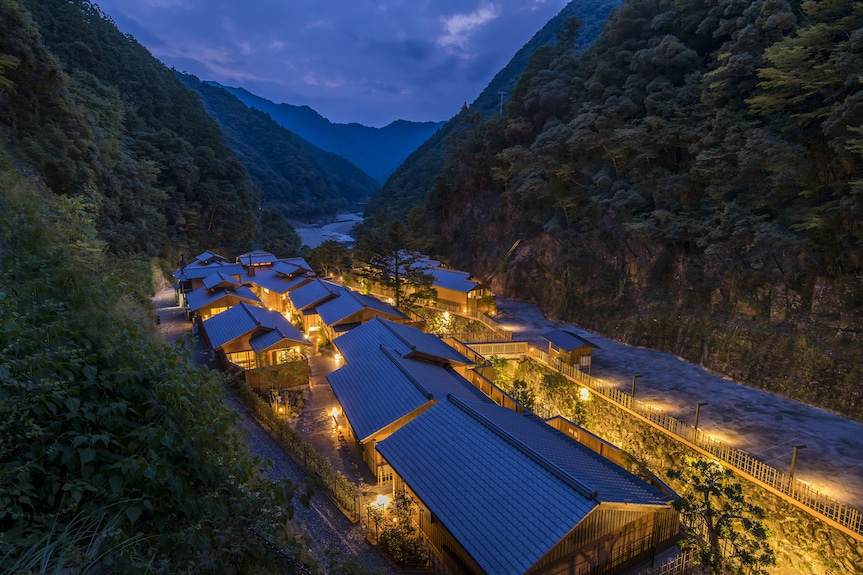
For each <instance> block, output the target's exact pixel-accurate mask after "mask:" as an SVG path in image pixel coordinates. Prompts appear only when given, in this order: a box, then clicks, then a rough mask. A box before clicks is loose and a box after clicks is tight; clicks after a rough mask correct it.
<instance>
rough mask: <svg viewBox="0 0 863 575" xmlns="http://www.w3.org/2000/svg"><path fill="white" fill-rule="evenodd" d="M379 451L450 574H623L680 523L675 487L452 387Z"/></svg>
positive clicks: (669, 539)
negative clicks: (663, 487)
mask: <svg viewBox="0 0 863 575" xmlns="http://www.w3.org/2000/svg"><path fill="white" fill-rule="evenodd" d="M377 450H378V452H379V454H380V455H381V456H382V457H383V459H384V460H385V461H386V462H387V463H388V464H389V465H390V466H391V467H392V469H393V472H394V482H393V490H394V493H399V492H401V491H404V492H406V493H407V494H408V495H409V496H410V497H411V498H412V499H413V500H414V501H415V502H416V503H417V507H418V512H417V514H416V516H415V521H417V524H418V527H419V528H420V529H421V530H422V532H423V534H424V535H425V536H426V538H427V539H428V541H429V542H430V543H431V546H432V548H433V549H434V551H435V552H436V553H437V554H438V555H439V556H440V557H441V559H442V560H443V562H444V563H445V564H446V566H447V568H448V569H449V570H450V571H451V572H452V573H454V574H456V575H522V574H528V575H558V574H559V575H571V574H581V573H603V574H609V575H611V574H618V573H623V572H625V571H626V570H628V569H630V568H631V567H633V566H634V565H636V564H638V563H639V562H641V561H644V560H645V559H649V558H650V557H651V555H652V554H654V553H656V552H659V551H662V550H664V549H665V548H667V547H670V546H671V545H673V544H674V542H675V541H676V538H677V535H678V532H679V519H678V515H677V512H676V511H675V510H674V508H673V507H672V505H671V502H672V501H673V499H674V496H673V495H672V494H669V493H665V492H662V491H660V490H659V489H657V488H655V487H653V486H651V485H649V484H647V483H645V482H643V481H642V480H641V479H639V478H638V477H636V476H634V475H632V474H631V473H629V472H628V471H626V470H624V469H622V468H620V467H618V466H617V465H615V464H614V463H612V462H610V461H608V460H606V459H604V458H602V457H600V456H599V455H597V454H596V453H594V452H593V451H591V450H590V449H588V448H586V447H584V446H583V445H581V444H579V443H577V442H575V441H573V440H571V439H570V438H568V437H566V436H565V435H563V434H561V433H560V432H558V431H557V430H556V429H554V428H552V427H551V426H549V425H547V424H546V423H545V422H543V421H542V420H541V419H539V418H538V417H536V416H535V415H533V414H530V413H523V414H519V413H516V412H514V411H511V410H508V409H505V408H503V407H500V406H498V405H495V404H489V403H487V402H476V401H469V400H465V399H463V398H461V397H456V396H455V395H449V396H447V397H445V398H441V400H440V401H438V402H437V403H436V404H435V405H433V406H431V407H429V408H428V409H426V410H425V411H423V413H421V414H420V415H418V416H417V417H415V418H413V419H412V420H411V421H409V422H407V423H406V424H405V425H404V426H402V427H400V428H399V429H398V430H397V431H395V432H394V433H392V434H390V435H389V436H388V437H386V438H385V439H383V440H382V441H380V442H378V444H377Z"/></svg>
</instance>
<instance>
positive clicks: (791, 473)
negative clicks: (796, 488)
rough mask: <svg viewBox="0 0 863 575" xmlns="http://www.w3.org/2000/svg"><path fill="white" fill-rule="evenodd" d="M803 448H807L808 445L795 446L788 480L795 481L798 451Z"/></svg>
mask: <svg viewBox="0 0 863 575" xmlns="http://www.w3.org/2000/svg"><path fill="white" fill-rule="evenodd" d="M801 449H806V446H805V445H795V446H794V453H792V454H791V471H789V472H788V481H794V471H795V470H796V469H797V452H798V451H799V450H801Z"/></svg>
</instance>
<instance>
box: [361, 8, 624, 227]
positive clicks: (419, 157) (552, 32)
mask: <svg viewBox="0 0 863 575" xmlns="http://www.w3.org/2000/svg"><path fill="white" fill-rule="evenodd" d="M621 2H622V0H579V1H573V2H570V3H569V4H567V5H566V6H564V8H563V9H562V10H561V11H560V13H559V14H558V15H557V16H555V17H554V18H552V19H551V20H549V22H548V23H547V24H546V25H545V26H543V28H542V29H541V30H540V31H539V32H537V33H536V34H534V36H533V38H531V39H530V41H529V42H528V43H527V44H525V45H524V46H523V47H522V48H521V49H520V50H519V51H518V52H517V53H516V54H515V56H513V58H512V60H510V62H509V63H508V64H507V65H506V67H504V69H503V70H501V71H500V72H498V73H497V74H496V75H495V77H494V78H493V79H492V81H491V82H490V83H489V85H488V86H487V87H486V88H485V89H484V90H483V91H482V92H481V93H480V94H479V96H477V98H476V100H474V102H473V103H472V104H471V105H470V106H469V107H468V109H463V110H462V111H461V112H460V113H459V114H457V115H456V116H455V117H453V118H452V119H450V120H449V121H448V122H447V123H446V124H444V126H443V127H442V128H441V129H440V130H438V131H437V133H435V134H434V135H433V136H432V137H431V138H430V139H429V140H428V141H427V142H425V143H424V144H423V145H422V146H420V147H419V148H418V149H417V150H416V151H414V152H413V153H412V154H411V155H410V156H408V158H407V159H406V160H405V161H404V163H402V164H401V165H400V166H399V167H398V169H397V170H396V171H395V172H394V173H393V174H392V175H391V176H390V177H389V178H388V179H387V181H386V182H385V183H384V186H383V187H382V188H381V190H380V191H379V192H378V193H377V194H375V196H374V197H373V198H372V199H371V201H369V204H368V206H367V207H366V212H365V216H366V218H369V219H370V220H371V221H375V220H386V219H391V218H394V219H401V220H404V219H405V218H407V217H408V213H409V212H410V211H411V209H412V208H414V207H416V208H417V209H416V210H415V212H414V214H413V216H412V217H411V220H412V221H414V222H415V224H417V225H421V224H422V222H424V221H425V220H426V219H427V215H426V213H425V210H424V205H425V202H426V199H427V197H428V194H429V191H430V190H431V188H432V186H433V185H434V181H435V177H437V175H438V174H439V173H440V172H441V171H442V170H443V154H444V148H445V143H446V140H447V138H448V137H449V136H450V135H451V134H452V133H453V132H458V131H459V130H460V129H461V125H462V123H463V122H464V120H465V117H466V115H468V112H475V113H480V114H482V115H483V116H489V115H492V114H497V113H498V111H499V108H500V101H501V92H503V96H504V99H505V100H506V99H509V97H510V93H511V92H512V90H513V88H514V87H515V84H516V82H517V81H518V78H519V77H520V76H521V74H522V72H523V71H524V69H525V67H526V66H527V63H528V61H529V60H530V57H531V55H532V54H533V53H534V52H535V51H536V50H537V49H538V48H539V47H541V46H545V45H548V44H554V43H555V42H556V36H557V32H558V31H559V30H560V29H561V28H562V27H563V24H564V22H566V19H567V18H569V17H572V16H575V17H577V18H579V19H580V20H581V21H582V27H581V33H580V34H579V37H578V47H579V48H580V49H582V48H584V47H586V46H587V45H589V44H590V43H591V42H592V41H593V40H595V39H596V37H597V36H599V33H600V32H601V31H602V26H603V24H605V21H606V19H607V18H608V14H609V13H610V12H611V10H612V9H613V8H614V7H615V6H617V5H619V4H620V3H621ZM456 137H457V136H456Z"/></svg>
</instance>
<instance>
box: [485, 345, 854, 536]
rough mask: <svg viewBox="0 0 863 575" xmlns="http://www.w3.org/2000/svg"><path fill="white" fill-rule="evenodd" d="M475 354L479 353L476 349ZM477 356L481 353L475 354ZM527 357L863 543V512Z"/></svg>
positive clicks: (565, 368) (537, 353) (580, 375)
mask: <svg viewBox="0 0 863 575" xmlns="http://www.w3.org/2000/svg"><path fill="white" fill-rule="evenodd" d="M475 350H476V349H475ZM476 351H477V352H478V353H479V351H478V350H476ZM527 355H528V356H529V357H531V358H533V359H535V360H537V361H538V362H540V363H542V364H543V365H545V366H547V367H549V368H551V369H553V370H555V371H557V372H558V373H561V374H562V375H565V376H567V377H569V378H570V379H573V380H575V381H577V382H579V383H582V384H584V385H585V386H586V387H589V388H590V389H591V390H592V391H594V392H595V393H597V394H598V395H601V396H602V397H604V398H606V399H608V400H609V401H611V402H613V403H615V404H616V405H617V406H618V407H620V408H622V409H625V410H627V411H629V412H630V413H633V414H635V415H637V416H639V417H641V418H643V419H645V420H647V421H649V422H650V423H651V424H653V425H654V427H657V428H659V429H661V430H663V431H665V432H666V433H668V434H669V435H672V436H673V437H674V438H675V439H678V440H683V441H685V442H687V443H689V444H690V445H692V446H695V447H696V448H698V449H700V450H701V451H703V452H705V453H707V454H709V455H711V456H712V457H714V458H716V459H717V460H719V461H721V462H723V463H725V464H726V465H728V466H729V467H731V468H732V469H734V470H735V471H737V472H739V473H741V474H743V475H745V476H747V477H749V478H750V479H753V480H755V481H756V482H758V483H760V484H761V485H763V486H765V487H767V488H769V489H770V490H772V491H774V492H775V493H778V494H780V495H782V496H784V497H785V498H786V499H788V500H791V501H793V502H796V503H798V504H799V505H798V506H799V507H801V508H803V509H806V510H808V511H810V512H814V513H816V514H817V515H819V516H821V518H822V519H823V518H826V519H828V520H830V521H831V522H832V523H833V524H834V525H835V526H837V527H839V528H840V529H842V530H843V531H844V532H846V533H848V534H849V535H852V536H853V537H855V538H856V539H858V540H860V541H863V512H861V511H860V510H858V509H855V508H854V507H851V506H850V505H848V504H846V503H842V502H840V501H836V500H835V499H833V498H831V497H828V496H827V495H824V494H823V493H820V492H819V491H818V490H816V489H814V488H813V487H812V486H810V485H808V484H807V483H804V482H802V481H800V480H798V479H794V478H793V477H791V476H789V475H788V474H785V473H783V472H781V471H779V470H777V469H775V468H773V467H770V466H769V465H767V464H766V463H764V462H763V461H760V460H758V459H756V458H755V457H753V456H752V455H750V454H749V453H747V452H745V451H743V450H740V449H737V448H734V447H731V446H729V445H725V444H723V443H722V442H721V441H719V440H717V439H714V438H712V437H710V436H708V435H707V434H705V433H702V432H701V431H699V430H697V429H695V428H694V427H692V426H690V425H687V424H685V423H683V422H682V421H680V420H678V419H675V418H674V417H672V416H670V415H668V414H667V413H664V412H663V411H662V410H660V409H656V408H654V407H650V406H648V405H645V404H644V403H642V402H640V401H638V400H635V401H633V397H632V396H631V395H630V394H628V393H626V392H624V391H621V390H619V389H617V388H614V387H611V386H609V385H608V384H605V383H602V382H600V381H597V380H596V379H595V378H593V377H591V376H590V375H588V374H586V373H584V372H583V371H581V370H580V369H578V367H576V366H571V365H567V364H563V363H561V362H560V361H559V360H554V359H551V358H549V356H548V354H547V353H545V352H544V351H542V350H539V349H535V348H529V349H528V353H527Z"/></svg>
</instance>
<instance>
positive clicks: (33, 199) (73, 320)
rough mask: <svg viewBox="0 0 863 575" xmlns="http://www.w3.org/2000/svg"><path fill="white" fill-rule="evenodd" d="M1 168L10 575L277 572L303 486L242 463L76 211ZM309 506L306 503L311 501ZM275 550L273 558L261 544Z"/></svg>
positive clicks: (221, 420) (0, 339)
mask: <svg viewBox="0 0 863 575" xmlns="http://www.w3.org/2000/svg"><path fill="white" fill-rule="evenodd" d="M10 163H11V162H10V160H9V158H8V157H7V156H5V155H4V156H3V157H2V158H0V174H2V176H0V191H2V194H0V211H2V213H3V214H4V217H3V218H2V220H0V246H2V249H0V269H3V270H4V271H5V273H4V274H3V276H2V278H0V325H2V326H3V329H2V330H0V404H2V405H3V409H2V410H0V571H3V572H30V569H33V570H36V571H39V572H48V571H51V572H58V573H59V572H63V573H70V572H100V573H101V572H111V573H139V572H140V573H144V572H150V573H153V572H155V573H181V572H188V573H220V572H235V570H236V569H239V570H243V571H246V572H248V571H250V570H252V571H254V569H255V568H256V566H257V567H258V568H261V569H272V568H274V567H275V566H276V565H277V564H279V565H280V566H281V568H286V567H289V566H290V564H289V565H285V564H284V563H283V561H284V559H283V558H279V557H278V556H277V555H276V554H274V553H273V552H272V551H271V549H272V548H276V549H279V550H280V551H281V553H282V554H283V556H284V557H287V558H289V559H290V560H292V561H296V560H298V559H299V558H300V553H301V551H302V549H303V548H305V547H306V544H305V543H304V541H303V540H302V539H301V538H300V537H299V536H298V535H297V534H296V532H294V531H293V529H292V528H291V523H290V519H291V517H292V510H293V502H292V499H293V497H294V494H295V487H296V486H294V485H291V484H290V483H287V482H278V483H274V482H271V481H269V480H267V479H266V478H265V477H264V476H262V474H261V467H260V463H259V462H256V461H253V460H252V459H251V458H250V457H249V456H248V454H247V452H246V451H245V447H244V445H243V442H242V440H241V439H240V437H239V436H238V435H236V433H235V431H234V420H235V417H236V416H235V415H233V414H232V412H230V411H229V410H228V409H227V408H226V407H225V406H224V404H223V403H222V401H221V394H222V386H221V380H220V378H219V377H218V376H217V375H216V374H215V372H210V371H208V370H201V369H198V368H194V367H191V366H190V358H189V352H188V351H187V350H186V349H185V348H184V347H183V346H173V347H167V346H165V345H164V344H162V343H160V342H159V339H160V338H159V336H158V334H157V333H155V332H154V329H153V328H154V324H153V320H152V315H151V314H152V310H150V312H149V314H148V312H146V311H145V309H146V308H144V307H142V306H141V305H140V304H138V303H136V302H135V299H136V298H135V297H134V294H131V293H130V292H129V289H128V287H127V284H124V283H123V282H121V281H118V280H117V279H116V278H114V277H113V276H112V275H111V274H109V273H107V272H109V271H113V270H114V265H113V261H112V259H111V256H109V255H107V254H106V251H105V245H104V243H103V242H101V241H100V240H98V239H96V238H95V235H96V234H95V230H94V228H93V226H92V219H91V217H90V215H89V213H88V211H87V210H86V209H84V208H85V206H84V204H83V201H82V200H81V199H80V198H75V199H71V198H68V197H65V196H53V195H52V194H51V193H50V192H47V191H43V192H40V191H38V190H37V189H36V188H35V186H34V185H33V184H32V183H30V182H28V181H25V179H24V178H21V177H20V176H19V175H18V173H17V172H16V171H15V169H14V168H12V167H11V166H10ZM302 497H304V498H305V497H308V494H307V493H303V494H302ZM265 541H266V542H269V544H267V543H265Z"/></svg>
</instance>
